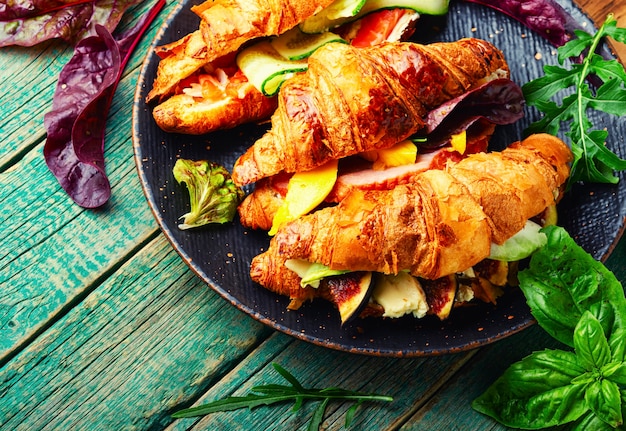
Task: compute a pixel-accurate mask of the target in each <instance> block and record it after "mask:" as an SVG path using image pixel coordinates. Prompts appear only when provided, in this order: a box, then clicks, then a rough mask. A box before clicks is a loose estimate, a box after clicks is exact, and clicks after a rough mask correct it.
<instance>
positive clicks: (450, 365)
mask: <svg viewBox="0 0 626 431" xmlns="http://www.w3.org/2000/svg"><path fill="white" fill-rule="evenodd" d="M281 337H282V335H281ZM268 349H270V350H272V351H273V352H274V353H275V355H276V356H275V357H274V358H273V359H272V360H271V361H268V362H267V363H266V364H265V365H264V366H262V367H260V364H259V360H258V357H257V355H261V354H262V356H263V357H270V356H271V355H270V354H268V353H267V350H268ZM474 353H475V352H466V353H460V354H455V355H445V356H440V357H434V358H411V359H406V358H380V357H370V356H361V355H354V354H349V353H344V352H337V351H333V350H329V349H326V348H323V347H319V346H315V345H311V344H307V343H304V342H301V341H293V342H291V343H290V344H288V345H287V346H285V348H284V349H283V350H282V351H276V350H275V348H274V347H273V346H270V344H269V343H264V344H263V345H261V346H260V347H259V349H257V350H256V351H255V352H252V353H251V354H250V355H249V356H248V357H246V358H245V360H244V361H242V362H241V363H240V364H239V365H238V367H237V370H236V372H235V373H234V374H233V375H232V376H231V375H227V376H225V377H224V379H222V380H221V381H220V382H219V383H217V384H216V385H215V386H212V387H211V388H210V389H209V390H208V391H207V393H206V394H204V395H203V397H202V399H201V400H199V401H198V403H196V404H202V403H204V402H207V401H210V400H214V399H218V398H223V397H226V396H229V395H242V394H244V393H247V392H248V391H249V390H250V388H251V387H253V386H255V385H260V384H268V383H280V384H285V381H284V380H283V379H282V378H281V377H280V376H279V375H278V374H277V373H276V371H275V370H274V369H273V367H272V366H271V364H270V363H269V362H276V363H278V364H280V365H282V366H283V367H285V368H286V369H288V370H289V371H290V372H292V373H293V374H294V375H295V376H296V377H297V378H298V379H299V380H300V381H301V382H302V383H303V385H304V386H309V387H318V388H322V387H328V386H341V387H344V388H346V389H352V390H359V391H364V392H378V393H383V394H388V395H391V396H393V397H394V398H395V400H394V401H393V402H392V403H376V404H374V403H370V404H367V403H366V404H364V405H363V406H362V407H361V408H360V409H359V412H358V415H357V417H356V419H355V422H354V423H353V427H352V429H368V430H369V429H372V430H374V429H375V430H384V429H393V428H394V427H395V426H397V424H398V421H402V418H404V417H406V416H409V415H410V414H412V412H413V411H414V410H415V409H417V408H418V407H419V406H420V405H422V404H423V403H425V402H426V401H427V400H428V399H429V398H430V396H431V395H432V393H433V391H435V390H436V389H437V388H438V387H439V385H441V384H443V382H445V381H446V380H447V379H448V378H449V377H450V376H452V375H454V373H455V372H456V371H457V370H458V369H459V367H461V366H462V365H463V364H465V363H466V362H467V361H468V360H469V359H470V358H471V357H472V356H473V355H474ZM242 373H243V375H244V376H248V379H247V380H245V379H243V378H242V375H241V374H242ZM350 406H351V404H350V403H331V404H330V405H329V407H328V411H327V416H326V420H325V422H324V429H329V430H331V429H332V430H336V429H341V428H342V426H343V425H344V420H345V413H346V411H347V409H348V408H349V407H350ZM314 407H315V406H314V405H313V404H311V405H305V406H304V407H303V408H302V410H301V411H298V412H297V413H292V412H291V406H290V405H283V406H274V407H260V408H258V409H255V410H254V411H252V412H250V411H248V410H246V409H244V410H240V411H234V412H224V413H216V414H213V415H210V416H205V417H202V418H200V419H198V418H190V419H183V420H178V421H176V422H175V423H173V424H172V426H170V427H168V431H174V430H183V429H185V430H187V429H191V430H216V429H228V430H250V429H263V430H285V429H289V430H296V429H306V425H307V423H308V421H309V419H310V416H311V414H312V411H313V409H314Z"/></svg>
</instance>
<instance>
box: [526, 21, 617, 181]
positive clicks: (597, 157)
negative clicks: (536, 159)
mask: <svg viewBox="0 0 626 431" xmlns="http://www.w3.org/2000/svg"><path fill="white" fill-rule="evenodd" d="M574 33H575V35H576V36H577V38H575V39H572V40H570V41H569V42H567V43H566V44H565V45H562V46H560V47H559V48H558V61H559V64H560V65H561V66H550V65H546V66H544V76H542V77H539V78H537V79H535V80H532V81H530V82H528V83H526V84H525V85H523V86H522V90H523V92H524V97H525V98H526V102H527V103H528V104H529V105H532V106H535V107H537V109H539V110H540V111H541V112H543V113H544V116H543V118H542V119H541V120H539V121H537V122H535V123H533V124H531V125H530V126H529V128H528V130H527V132H528V133H537V132H546V133H550V134H552V135H556V134H557V133H558V132H559V130H560V128H561V126H562V124H563V123H569V130H568V131H567V132H566V135H567V136H568V137H569V138H570V140H571V148H572V152H573V154H574V161H573V163H572V171H571V175H570V178H569V182H568V186H569V185H571V184H573V183H575V182H577V181H583V182H599V183H612V184H615V183H617V181H618V177H617V176H615V174H614V171H616V170H618V171H619V170H624V169H626V160H624V159H621V158H619V157H618V156H617V155H616V154H615V153H613V152H611V151H610V150H609V149H607V148H606V146H605V141H606V138H607V137H608V132H607V131H606V130H591V128H592V127H593V124H592V122H591V121H590V120H589V117H588V116H587V112H588V111H589V110H594V109H595V110H598V111H602V112H605V113H608V114H613V115H616V116H624V115H626V88H625V85H626V71H624V67H623V66H622V65H621V64H620V63H619V62H618V61H617V60H605V59H604V58H603V57H602V56H601V55H599V54H596V53H595V51H596V48H597V47H598V45H599V44H600V42H601V41H602V40H603V38H605V37H607V36H609V37H611V38H613V39H614V40H615V41H617V42H620V43H626V28H619V27H617V22H616V21H615V19H614V18H613V15H609V16H608V17H607V19H606V21H605V22H604V24H603V25H602V26H601V27H600V29H599V30H598V31H597V32H596V34H595V35H594V36H592V35H590V34H589V33H587V32H584V31H581V30H576V31H575V32H574ZM585 52H587V54H586V55H585ZM579 56H582V62H581V63H580V64H578V63H574V64H572V65H571V67H570V68H569V69H567V68H565V67H562V66H563V64H564V62H565V60H566V59H568V58H573V57H579ZM594 75H595V77H597V78H598V79H599V80H600V81H602V84H601V85H600V86H599V87H598V88H597V89H596V90H595V92H594V91H592V89H591V88H590V86H589V84H588V83H587V82H586V81H587V79H588V78H589V77H590V76H594ZM572 86H573V87H574V90H573V92H571V87H572ZM563 90H569V91H570V93H569V94H568V95H567V96H565V97H563V99H562V102H561V104H558V103H556V102H554V101H553V100H552V98H553V97H555V96H557V95H561V94H563V93H562V91H563ZM566 94H567V92H566Z"/></svg>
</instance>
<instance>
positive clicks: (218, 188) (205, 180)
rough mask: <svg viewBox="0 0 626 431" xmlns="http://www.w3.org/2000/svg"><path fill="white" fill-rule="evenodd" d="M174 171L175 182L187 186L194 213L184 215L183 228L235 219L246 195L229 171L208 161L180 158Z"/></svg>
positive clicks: (180, 226)
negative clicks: (238, 207)
mask: <svg viewBox="0 0 626 431" xmlns="http://www.w3.org/2000/svg"><path fill="white" fill-rule="evenodd" d="M173 172H174V178H175V179H176V181H178V183H179V184H180V183H185V185H186V186H187V190H188V191H189V201H190V205H191V211H189V212H188V213H186V214H184V215H182V216H181V219H183V223H182V224H180V225H178V227H179V228H180V229H189V228H192V227H199V226H204V225H206V224H209V223H227V222H229V221H232V220H233V218H234V217H235V214H236V212H237V206H238V205H239V203H240V202H241V199H242V198H243V196H244V192H243V190H241V189H240V188H239V187H237V186H236V185H235V183H234V182H233V180H232V179H231V176H230V173H229V172H228V171H227V170H226V168H224V167H223V166H220V165H218V164H216V163H212V162H208V161H206V160H201V161H193V160H187V159H178V160H176V163H175V164H174V170H173Z"/></svg>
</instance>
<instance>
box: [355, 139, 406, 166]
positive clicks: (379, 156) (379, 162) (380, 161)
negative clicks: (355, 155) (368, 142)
mask: <svg viewBox="0 0 626 431" xmlns="http://www.w3.org/2000/svg"><path fill="white" fill-rule="evenodd" d="M361 155H362V156H363V158H364V159H366V160H369V161H370V162H374V164H373V166H372V168H373V169H374V170H383V169H387V168H391V167H394V166H403V165H410V164H411V163H415V159H416V158H417V146H416V145H415V144H414V143H413V142H411V141H410V140H408V139H407V140H404V141H401V142H398V143H397V144H395V145H393V146H391V147H389V148H384V149H381V150H372V151H366V152H365V153H362V154H361Z"/></svg>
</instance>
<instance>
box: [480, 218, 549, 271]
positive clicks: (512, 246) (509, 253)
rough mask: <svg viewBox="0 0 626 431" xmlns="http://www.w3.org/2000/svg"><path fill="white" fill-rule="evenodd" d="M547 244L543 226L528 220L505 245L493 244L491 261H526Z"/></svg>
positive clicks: (490, 255)
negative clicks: (542, 230)
mask: <svg viewBox="0 0 626 431" xmlns="http://www.w3.org/2000/svg"><path fill="white" fill-rule="evenodd" d="M545 243H546V235H545V234H544V233H543V232H541V226H540V225H538V224H537V223H535V222H533V221H531V220H527V221H526V224H525V225H524V227H523V228H522V230H520V231H519V232H517V233H516V234H515V235H513V236H512V237H510V238H509V239H507V240H506V241H504V243H502V244H496V243H492V244H491V251H490V253H489V259H493V260H502V261H505V262H514V261H517V260H522V259H526V258H527V257H528V256H530V255H531V254H533V253H534V252H535V251H536V250H537V249H538V248H540V247H542V246H543V245H544V244H545Z"/></svg>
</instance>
